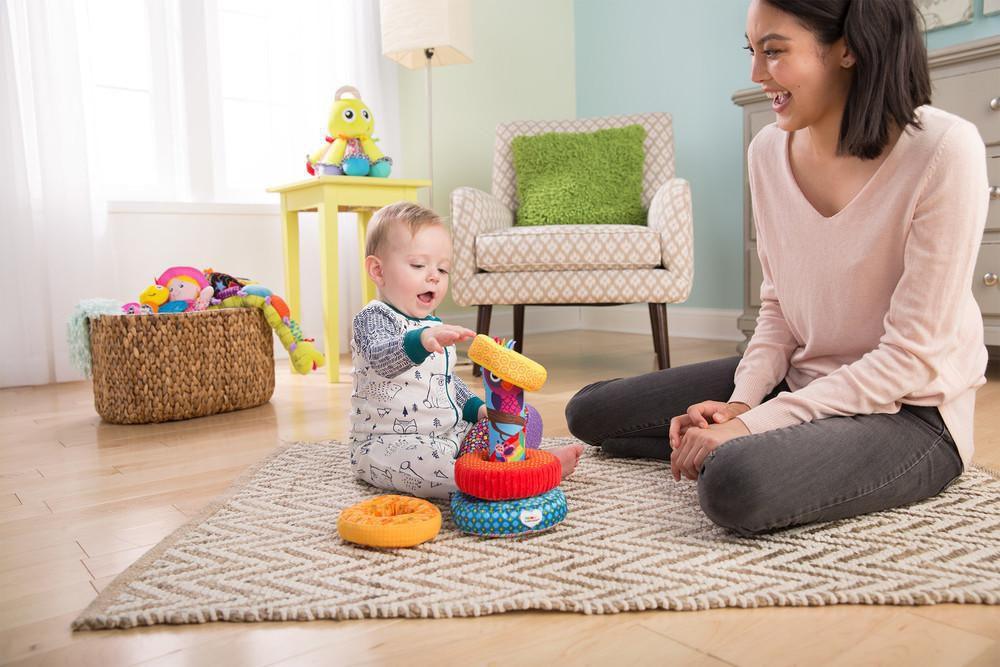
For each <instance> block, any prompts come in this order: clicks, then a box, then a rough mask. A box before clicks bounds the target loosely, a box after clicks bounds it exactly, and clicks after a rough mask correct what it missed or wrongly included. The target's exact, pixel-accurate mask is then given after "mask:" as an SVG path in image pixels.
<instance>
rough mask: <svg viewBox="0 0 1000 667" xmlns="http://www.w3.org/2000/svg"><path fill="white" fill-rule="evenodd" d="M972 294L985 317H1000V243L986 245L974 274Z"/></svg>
mask: <svg viewBox="0 0 1000 667" xmlns="http://www.w3.org/2000/svg"><path fill="white" fill-rule="evenodd" d="M972 293H973V294H974V295H975V296H976V301H978V302H979V309H980V310H981V311H983V315H1000V243H985V244H983V245H982V246H981V248H980V250H979V260H978V261H977V262H976V270H975V272H974V273H973V274H972Z"/></svg>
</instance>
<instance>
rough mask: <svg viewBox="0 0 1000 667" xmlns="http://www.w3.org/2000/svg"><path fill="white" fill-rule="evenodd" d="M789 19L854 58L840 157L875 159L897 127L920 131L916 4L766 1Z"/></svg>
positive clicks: (922, 78) (924, 94) (926, 84)
mask: <svg viewBox="0 0 1000 667" xmlns="http://www.w3.org/2000/svg"><path fill="white" fill-rule="evenodd" d="M765 1H766V2H767V3H768V4H769V5H772V6H774V7H776V8H778V9H780V10H781V11H783V12H786V13H788V14H791V15H792V16H794V17H795V18H797V19H798V20H799V22H800V23H801V24H802V25H803V26H805V27H806V28H807V29H808V30H810V31H811V32H812V33H813V34H814V35H816V39H817V40H818V41H819V42H820V43H821V44H826V45H829V44H833V43H834V42H836V41H837V40H838V39H840V38H841V37H843V38H844V41H845V42H846V44H847V49H848V51H850V53H851V54H852V55H853V56H854V59H855V64H854V78H853V80H852V81H851V89H850V91H849V92H848V95H847V105H846V107H845V108H844V118H843V120H842V121H841V123H840V142H839V144H838V146H837V150H838V152H840V153H841V154H847V155H853V156H855V157H859V158H862V159H864V160H871V159H873V158H876V157H878V156H879V155H881V154H882V150H883V149H884V148H885V147H886V145H887V144H888V143H889V133H890V131H891V129H892V127H893V126H896V127H899V128H902V129H905V128H906V126H907V125H912V126H914V127H916V128H917V129H921V127H920V122H919V121H918V120H917V117H916V113H915V112H916V109H917V107H919V106H921V105H923V104H930V101H931V77H930V73H929V72H928V67H927V47H926V46H925V45H924V36H923V17H922V16H921V15H920V12H919V11H918V10H917V7H916V5H915V4H914V2H913V0H765Z"/></svg>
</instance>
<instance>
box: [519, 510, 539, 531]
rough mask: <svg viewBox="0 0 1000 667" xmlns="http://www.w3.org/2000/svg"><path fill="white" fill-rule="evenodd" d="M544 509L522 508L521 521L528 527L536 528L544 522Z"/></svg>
mask: <svg viewBox="0 0 1000 667" xmlns="http://www.w3.org/2000/svg"><path fill="white" fill-rule="evenodd" d="M542 518H543V515H542V510H539V509H534V510H521V523H523V524H524V525H525V526H527V527H528V528H534V527H535V526H537V525H538V524H540V523H541V522H542Z"/></svg>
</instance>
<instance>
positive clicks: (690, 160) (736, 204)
mask: <svg viewBox="0 0 1000 667" xmlns="http://www.w3.org/2000/svg"><path fill="white" fill-rule="evenodd" d="M749 4H750V2H749V0H736V1H733V0H725V1H714V2H690V1H689V0H631V1H629V2H617V3H611V2H607V1H606V0H575V5H574V21H575V32H576V111H577V115H578V116H580V117H586V116H599V115H606V114H624V113H635V112H641V111H668V112H670V113H671V114H672V115H673V118H674V142H675V144H674V147H675V153H676V162H677V175H678V176H680V177H682V178H685V179H687V180H689V181H690V182H691V189H692V193H693V197H694V220H695V280H694V288H693V289H692V290H691V297H690V299H689V300H688V302H687V305H689V306H698V307H702V308H739V307H740V304H741V294H742V266H743V257H742V255H741V248H742V228H741V224H742V179H743V175H742V116H741V114H740V109H739V107H737V106H735V105H734V104H733V103H732V101H731V100H730V97H731V95H732V94H733V92H734V91H736V90H739V89H741V88H747V87H751V86H753V83H752V82H751V81H750V62H749V58H748V56H747V55H746V52H745V51H743V50H742V48H741V47H742V46H743V45H744V39H743V33H744V20H745V17H746V8H747V7H748V6H749ZM982 7H983V0H975V17H974V19H973V22H971V23H969V24H965V25H960V26H952V27H948V28H942V29H939V30H935V31H932V32H931V33H929V34H928V46H929V47H930V48H931V49H938V48H942V47H945V46H952V45H954V44H958V43H961V42H966V41H970V40H974V39H980V38H983V37H988V36H991V35H995V34H998V33H1000V15H994V16H988V17H983V16H982Z"/></svg>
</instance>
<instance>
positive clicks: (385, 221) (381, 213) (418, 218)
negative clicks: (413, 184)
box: [365, 201, 444, 256]
mask: <svg viewBox="0 0 1000 667" xmlns="http://www.w3.org/2000/svg"><path fill="white" fill-rule="evenodd" d="M397 222H401V223H405V224H406V226H407V228H408V229H409V230H410V236H411V237H412V236H413V235H415V234H416V233H417V232H419V231H420V230H421V229H422V228H424V227H426V226H428V225H442V226H443V225H444V222H443V221H442V220H441V217H440V216H439V215H438V214H437V213H435V212H434V211H432V210H430V209H429V208H425V207H423V206H421V205H420V204H415V203H413V202H409V201H401V202H396V203H395V204H389V205H388V206H383V207H382V208H380V209H379V210H377V211H375V215H373V216H372V219H371V220H369V221H368V235H367V236H366V237H365V256H368V255H376V254H378V251H379V250H380V249H381V248H382V246H383V245H384V244H385V242H386V239H388V238H389V229H391V227H392V225H393V224H394V223H397Z"/></svg>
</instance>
